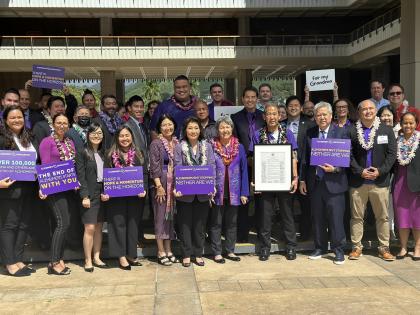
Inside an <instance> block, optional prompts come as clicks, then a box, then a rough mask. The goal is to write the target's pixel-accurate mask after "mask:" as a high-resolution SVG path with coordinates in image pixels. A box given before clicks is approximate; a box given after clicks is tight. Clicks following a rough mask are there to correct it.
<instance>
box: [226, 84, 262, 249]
mask: <svg viewBox="0 0 420 315" xmlns="http://www.w3.org/2000/svg"><path fill="white" fill-rule="evenodd" d="M257 101H258V90H257V89H256V88H255V87H253V86H250V87H246V88H245V89H244V91H243V93H242V104H243V105H244V108H243V109H242V110H241V111H239V112H237V113H235V114H233V115H232V116H231V118H232V121H233V123H234V125H235V128H234V130H233V133H234V134H235V135H236V137H238V139H239V142H240V143H242V145H243V146H244V148H245V151H246V153H247V157H248V177H249V182H251V181H252V180H251V177H252V173H253V172H252V165H253V161H252V156H253V153H254V134H255V131H257V130H259V129H260V128H262V127H263V126H264V118H263V113H262V112H261V111H260V110H258V109H257ZM260 203H261V198H260V196H255V208H256V209H258V207H259V206H260ZM248 210H249V204H246V205H242V206H240V209H239V211H238V218H237V220H238V230H237V240H238V242H239V243H246V242H248V234H249V229H250V228H251V223H250V221H251V220H250V218H249V216H248ZM252 221H254V220H252ZM253 223H254V222H253Z"/></svg>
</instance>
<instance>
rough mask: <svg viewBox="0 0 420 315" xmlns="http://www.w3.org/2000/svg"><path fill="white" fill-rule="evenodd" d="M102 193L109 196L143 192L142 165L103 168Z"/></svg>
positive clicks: (133, 194)
mask: <svg viewBox="0 0 420 315" xmlns="http://www.w3.org/2000/svg"><path fill="white" fill-rule="evenodd" d="M104 193H105V194H107V195H109V196H110V197H127V196H137V195H138V194H141V193H144V181H143V167H141V166H135V167H122V168H104Z"/></svg>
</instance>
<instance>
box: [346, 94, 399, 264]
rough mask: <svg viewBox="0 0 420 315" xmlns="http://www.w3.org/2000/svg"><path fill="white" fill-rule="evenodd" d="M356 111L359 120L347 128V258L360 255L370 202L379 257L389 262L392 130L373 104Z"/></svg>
mask: <svg viewBox="0 0 420 315" xmlns="http://www.w3.org/2000/svg"><path fill="white" fill-rule="evenodd" d="M358 111H359V117H360V119H359V120H358V121H357V122H356V124H355V125H354V126H352V127H351V129H350V139H351V144H352V154H351V160H350V161H351V162H350V167H351V173H350V178H349V186H350V187H351V188H350V198H351V200H350V206H351V221H350V228H351V233H350V234H351V241H352V245H353V250H352V252H351V253H350V255H349V259H352V260H357V259H359V257H360V256H361V255H362V249H363V246H362V237H363V222H364V214H365V210H366V204H367V202H368V201H370V203H371V205H372V209H373V212H374V214H375V219H376V235H377V237H378V242H379V247H378V251H379V257H380V258H382V259H384V260H386V261H392V260H394V259H395V257H394V256H393V255H392V254H391V253H390V251H389V223H388V205H389V188H388V187H389V184H390V171H391V169H392V167H393V165H394V162H395V160H396V157H397V143H396V140H395V135H394V131H393V130H392V128H391V127H390V126H387V125H385V124H383V123H381V122H380V120H379V118H378V117H376V112H377V109H376V106H375V103H373V102H372V101H371V100H365V101H362V102H361V103H360V104H359V106H358Z"/></svg>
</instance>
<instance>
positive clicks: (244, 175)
mask: <svg viewBox="0 0 420 315" xmlns="http://www.w3.org/2000/svg"><path fill="white" fill-rule="evenodd" d="M233 127H234V125H233V121H232V119H230V117H229V116H223V117H221V118H219V119H218V120H217V122H216V130H217V133H218V137H217V138H215V139H214V140H213V142H212V145H213V150H214V157H215V160H216V197H215V203H216V206H215V207H213V208H212V209H211V216H210V237H211V248H212V251H213V254H214V261H215V262H216V263H219V264H224V263H225V259H224V258H223V257H222V240H221V232H222V220H224V224H223V226H224V227H225V231H224V235H225V238H226V241H225V248H226V253H227V255H226V258H227V259H229V260H232V261H240V260H241V259H240V258H239V257H238V256H236V255H235V254H234V251H235V243H236V218H237V215H238V208H239V205H241V204H243V205H244V204H246V203H247V202H248V196H249V183H248V167H247V159H246V154H245V149H244V147H243V145H242V144H240V143H239V140H238V138H236V137H234V136H233V135H232V132H233Z"/></svg>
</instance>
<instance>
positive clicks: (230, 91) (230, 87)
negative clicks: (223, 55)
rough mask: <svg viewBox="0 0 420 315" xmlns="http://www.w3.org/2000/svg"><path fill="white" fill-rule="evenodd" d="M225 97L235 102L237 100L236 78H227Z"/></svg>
mask: <svg viewBox="0 0 420 315" xmlns="http://www.w3.org/2000/svg"><path fill="white" fill-rule="evenodd" d="M224 92H225V99H228V100H229V101H231V102H233V103H235V102H236V93H235V92H236V91H235V78H225V89H224Z"/></svg>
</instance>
